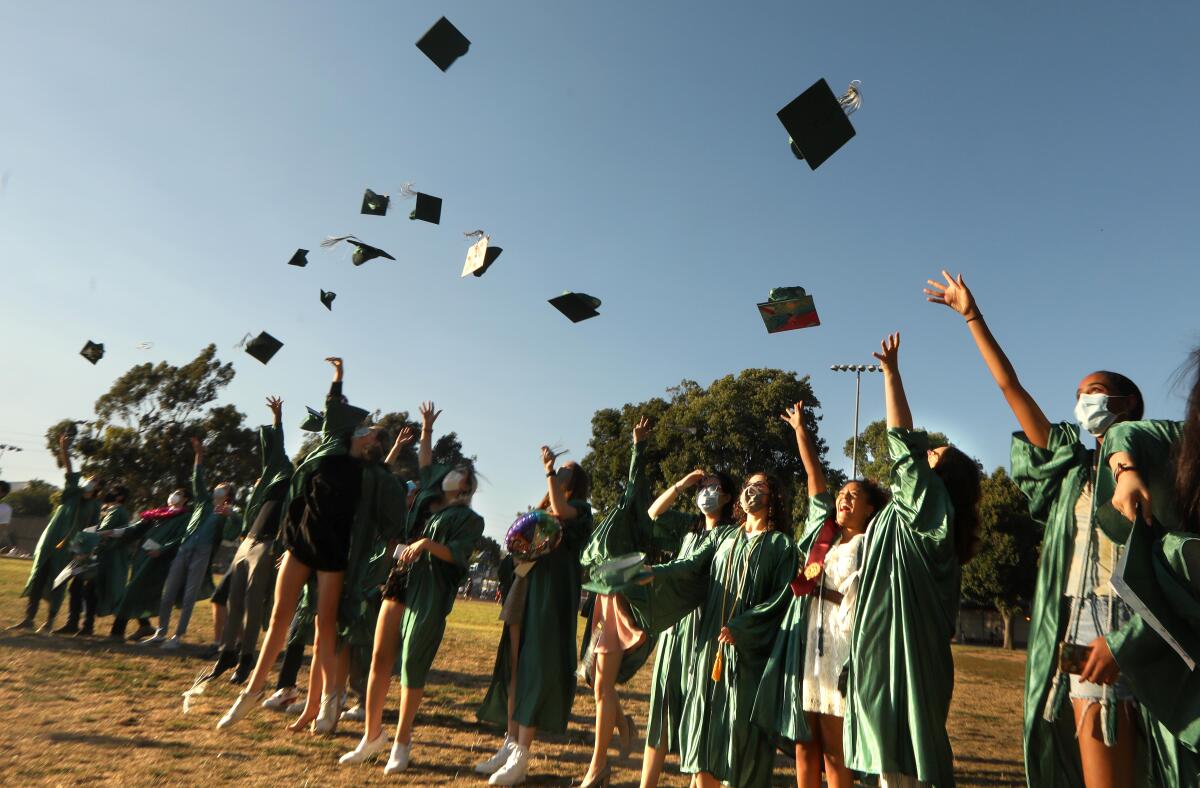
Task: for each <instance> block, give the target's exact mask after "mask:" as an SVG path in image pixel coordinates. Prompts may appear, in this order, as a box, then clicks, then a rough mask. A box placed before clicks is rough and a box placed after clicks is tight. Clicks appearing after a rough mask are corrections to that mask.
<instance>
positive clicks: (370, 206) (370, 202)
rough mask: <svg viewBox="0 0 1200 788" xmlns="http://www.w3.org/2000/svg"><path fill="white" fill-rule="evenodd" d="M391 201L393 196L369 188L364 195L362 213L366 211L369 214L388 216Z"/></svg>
mask: <svg viewBox="0 0 1200 788" xmlns="http://www.w3.org/2000/svg"><path fill="white" fill-rule="evenodd" d="M391 201H392V198H391V197H388V196H387V195H386V194H376V193H375V192H373V191H371V190H370V189H367V191H366V193H365V194H364V195H363V201H362V213H365V214H366V215H367V216H386V215H387V210H388V203H390V202H391Z"/></svg>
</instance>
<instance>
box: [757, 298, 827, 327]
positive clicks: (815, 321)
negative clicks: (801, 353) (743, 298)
mask: <svg viewBox="0 0 1200 788" xmlns="http://www.w3.org/2000/svg"><path fill="white" fill-rule="evenodd" d="M758 313H759V314H760V315H761V316H762V319H763V323H765V324H766V326H767V333H768V334H777V333H779V332H780V331H791V330H793V329H796V328H809V327H811V326H819V325H821V319H820V318H819V317H817V307H816V305H815V304H813V298H812V296H810V295H809V294H807V293H805V292H804V288H803V287H776V288H773V289H772V290H771V292H770V293H768V294H767V300H766V302H765V303H762V304H759V305H758Z"/></svg>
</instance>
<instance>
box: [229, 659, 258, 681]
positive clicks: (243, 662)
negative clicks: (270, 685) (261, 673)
mask: <svg viewBox="0 0 1200 788" xmlns="http://www.w3.org/2000/svg"><path fill="white" fill-rule="evenodd" d="M255 657H256V655H255V654H254V652H250V653H249V654H242V656H241V658H240V659H239V660H238V664H237V670H235V671H234V672H233V675H232V676H230V677H229V683H230V684H245V683H246V679H248V678H250V674H251V673H253V672H254V664H255V663H256V662H257V661H258V660H257V659H256V658H255Z"/></svg>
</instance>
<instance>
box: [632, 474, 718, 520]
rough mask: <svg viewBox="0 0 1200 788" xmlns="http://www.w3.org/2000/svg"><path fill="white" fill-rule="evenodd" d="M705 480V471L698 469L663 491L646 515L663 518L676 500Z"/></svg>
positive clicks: (655, 518) (651, 517)
mask: <svg viewBox="0 0 1200 788" xmlns="http://www.w3.org/2000/svg"><path fill="white" fill-rule="evenodd" d="M703 478H704V471H703V470H701V469H700V468H697V469H696V470H694V471H692V472H690V473H688V474H687V475H686V476H684V477H683V478H681V479H680V480H679V481H677V482H675V483H674V484H672V485H671V486H670V487H668V488H667V489H665V490H663V492H662V494H661V495H659V496H658V497H657V498H655V499H654V503H652V504H650V508H649V509H647V510H646V513H647V514H649V515H650V519H651V520H657V519H658V518H659V517H662V515H663V513H664V512H666V511H667V510H669V509H670V508H671V506H673V505H674V503H675V499H676V498H678V497H679V495H680V493H682V492H683V491H684V490H686V489H688V488H689V487H695V486H696V485H697V484H699V483H700V481H701V480H702V479H703Z"/></svg>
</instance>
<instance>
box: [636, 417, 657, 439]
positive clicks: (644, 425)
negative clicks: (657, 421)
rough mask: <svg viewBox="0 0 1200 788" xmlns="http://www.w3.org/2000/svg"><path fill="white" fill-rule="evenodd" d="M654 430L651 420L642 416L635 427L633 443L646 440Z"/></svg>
mask: <svg viewBox="0 0 1200 788" xmlns="http://www.w3.org/2000/svg"><path fill="white" fill-rule="evenodd" d="M652 429H653V428H652V427H651V426H650V419H648V418H646V417H645V416H642V417H641V418H640V419H638V423H637V424H635V425H634V427H633V442H634V443H641V442H642V441H644V440H646V438H647V437H649V436H650V432H651V430H652Z"/></svg>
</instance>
